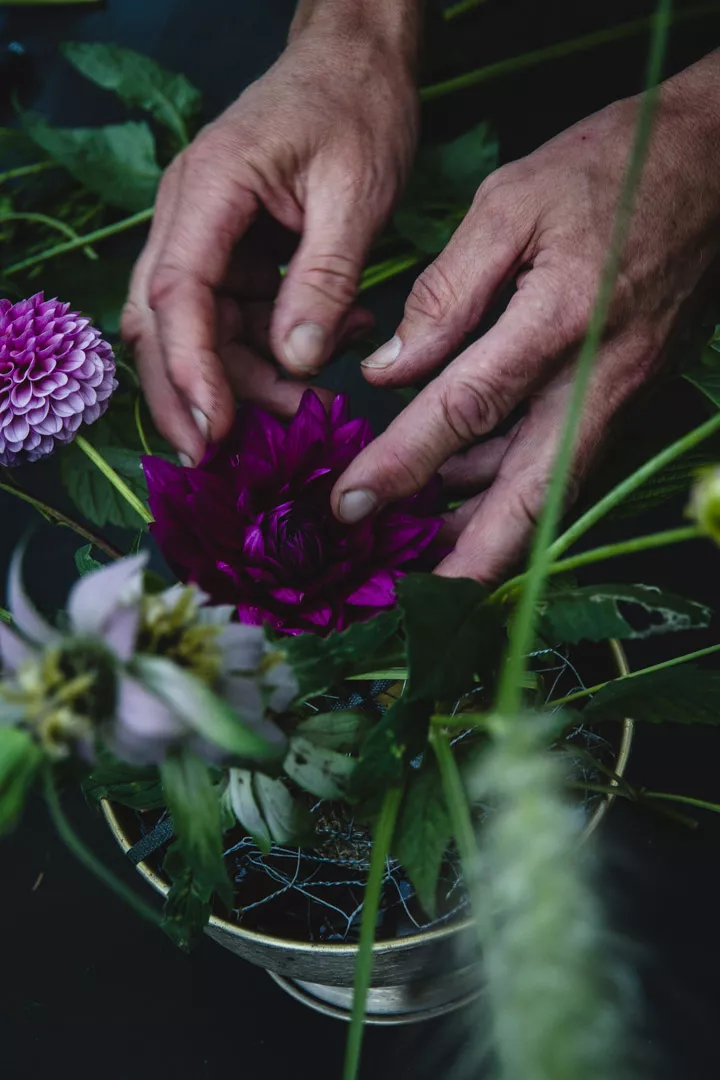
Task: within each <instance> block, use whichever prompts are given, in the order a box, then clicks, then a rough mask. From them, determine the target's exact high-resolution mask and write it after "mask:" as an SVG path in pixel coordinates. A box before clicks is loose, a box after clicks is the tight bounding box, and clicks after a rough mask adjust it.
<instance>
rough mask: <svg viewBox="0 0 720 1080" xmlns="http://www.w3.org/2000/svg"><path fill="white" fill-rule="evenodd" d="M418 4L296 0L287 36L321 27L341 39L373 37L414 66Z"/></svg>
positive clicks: (408, 0)
mask: <svg viewBox="0 0 720 1080" xmlns="http://www.w3.org/2000/svg"><path fill="white" fill-rule="evenodd" d="M422 6H423V4H422V0H299V3H298V6H297V10H296V12H295V17H294V18H293V21H292V24H291V27H290V34H289V40H290V41H293V40H294V39H295V38H296V37H297V36H298V35H300V34H301V33H303V32H304V31H305V30H308V29H310V28H317V29H323V28H324V29H326V30H328V31H330V32H332V33H335V34H337V35H338V36H339V37H340V38H341V39H344V40H358V39H361V40H362V39H364V40H365V41H368V40H370V41H375V42H377V44H378V45H380V46H382V47H383V49H390V50H392V51H394V52H396V53H397V54H398V55H399V57H400V58H401V59H403V60H404V61H405V62H406V63H407V64H409V65H410V66H412V67H414V66H415V64H416V63H417V56H418V49H419V42H420V24H421V13H422Z"/></svg>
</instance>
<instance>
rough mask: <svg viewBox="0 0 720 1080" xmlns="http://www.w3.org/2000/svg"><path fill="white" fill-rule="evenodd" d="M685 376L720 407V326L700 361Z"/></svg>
mask: <svg viewBox="0 0 720 1080" xmlns="http://www.w3.org/2000/svg"><path fill="white" fill-rule="evenodd" d="M684 377H685V379H687V381H688V382H689V383H691V384H692V385H693V386H695V387H697V389H698V390H700V391H701V392H702V393H703V394H705V397H707V398H709V399H710V401H712V403H713V405H715V407H716V408H718V409H720V326H716V327H715V329H714V331H713V333H712V335H711V336H710V339H709V341H708V342H707V343H706V345H705V347H704V348H703V350H702V352H701V354H700V360H699V362H698V363H697V364H696V365H695V366H694V367H692V368H690V370H689V371H686V372H685V375H684Z"/></svg>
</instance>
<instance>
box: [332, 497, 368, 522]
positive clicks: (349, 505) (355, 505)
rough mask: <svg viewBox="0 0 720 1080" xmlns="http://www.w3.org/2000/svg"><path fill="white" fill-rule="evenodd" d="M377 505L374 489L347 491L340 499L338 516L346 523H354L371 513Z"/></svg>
mask: <svg viewBox="0 0 720 1080" xmlns="http://www.w3.org/2000/svg"><path fill="white" fill-rule="evenodd" d="M376 506H377V499H376V498H375V496H374V495H373V493H372V491H346V492H345V494H344V495H343V496H342V498H341V499H340V505H339V506H338V517H339V518H340V520H341V521H344V522H345V524H346V525H354V524H355V522H356V521H362V519H363V518H366V517H367V516H368V514H371V513H372V512H373V510H374V509H375V507H376Z"/></svg>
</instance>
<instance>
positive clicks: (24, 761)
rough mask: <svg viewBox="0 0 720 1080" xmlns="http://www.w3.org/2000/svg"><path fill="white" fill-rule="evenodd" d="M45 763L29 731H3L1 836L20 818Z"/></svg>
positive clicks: (0, 752)
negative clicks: (30, 791) (35, 780)
mask: <svg viewBox="0 0 720 1080" xmlns="http://www.w3.org/2000/svg"><path fill="white" fill-rule="evenodd" d="M41 762H42V751H41V750H40V748H39V746H38V745H37V743H35V742H34V741H33V739H32V737H31V735H30V734H29V733H28V732H27V731H24V730H22V729H21V728H17V727H0V836H2V835H3V834H4V833H6V832H8V831H9V830H10V829H11V828H12V827H13V826H14V825H15V823H16V822H17V820H18V818H19V817H20V814H21V813H22V811H23V808H24V806H25V799H26V797H27V793H28V791H29V789H30V785H31V784H32V782H33V780H34V779H35V777H36V775H37V772H38V769H39V768H40V764H41Z"/></svg>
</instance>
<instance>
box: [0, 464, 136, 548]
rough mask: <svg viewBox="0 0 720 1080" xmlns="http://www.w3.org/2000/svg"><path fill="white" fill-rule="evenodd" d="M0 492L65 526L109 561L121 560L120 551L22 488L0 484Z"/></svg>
mask: <svg viewBox="0 0 720 1080" xmlns="http://www.w3.org/2000/svg"><path fill="white" fill-rule="evenodd" d="M0 491H7V492H8V494H10V495H15V496H16V497H17V498H18V499H22V501H23V502H26V503H29V504H30V506H34V507H35V509H36V510H37V511H38V513H40V514H42V515H43V517H47V518H49V519H50V520H51V521H54V522H55V524H57V525H65V526H66V527H67V528H68V529H72V531H73V532H74V533H77V534H78V536H81V537H82V538H83V540H87V541H88V543H90V544H92V545H93V547H96V548H97V549H98V551H102V552H104V553H105V555H108V556H109V557H110V558H111V559H122V557H123V553H122V551H118V549H117V548H116V547H114V546H113V545H112V544H110V543H108V541H107V540H104V539H103V538H102V536H98V535H97V533H94V532H91V530H90V529H86V528H85V526H84V525H81V524H80V522H78V521H74V520H73V518H71V517H68V515H67V514H63V512H62V511H61V510H56V509H55V507H54V506H48V504H47V503H45V502H42V501H41V500H40V499H36V498H35V496H34V495H31V494H30V493H29V492H27V491H24V490H23V488H21V487H17V486H15V485H14V484H3V483H0Z"/></svg>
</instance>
